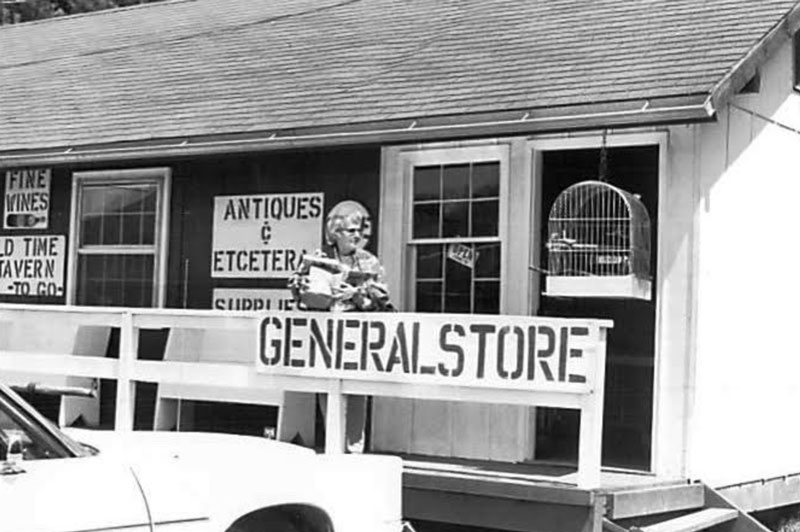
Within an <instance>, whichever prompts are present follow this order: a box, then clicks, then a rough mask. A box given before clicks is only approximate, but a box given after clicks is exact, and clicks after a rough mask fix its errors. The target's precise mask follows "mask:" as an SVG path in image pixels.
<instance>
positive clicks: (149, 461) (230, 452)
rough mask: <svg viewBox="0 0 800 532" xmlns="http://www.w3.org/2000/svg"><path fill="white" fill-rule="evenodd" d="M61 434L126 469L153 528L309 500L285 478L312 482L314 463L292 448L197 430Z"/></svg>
mask: <svg viewBox="0 0 800 532" xmlns="http://www.w3.org/2000/svg"><path fill="white" fill-rule="evenodd" d="M65 432H66V433H67V434H68V435H69V436H70V437H71V438H73V439H74V440H76V441H78V442H80V443H82V444H84V445H88V446H90V447H91V448H93V449H96V450H97V451H98V454H97V456H95V457H90V458H89V459H98V460H102V461H109V462H112V463H114V464H119V463H122V464H124V465H126V466H127V467H129V469H130V471H132V472H133V473H134V474H135V475H136V478H137V480H138V482H139V483H140V485H141V487H142V491H143V493H144V494H145V496H146V498H147V500H148V504H149V508H150V510H151V512H152V514H153V517H154V519H155V520H156V521H157V522H186V521H196V520H198V519H201V520H204V521H208V522H213V523H218V522H220V520H222V521H225V520H226V517H225V516H226V515H241V514H243V513H245V512H246V509H247V507H248V506H265V505H273V504H284V503H290V502H313V499H314V495H313V493H312V492H311V491H310V490H309V489H308V485H303V484H302V483H297V482H293V479H297V478H303V477H306V478H308V477H311V476H313V475H314V470H315V468H316V467H317V466H318V465H319V462H320V461H319V457H318V456H317V455H316V453H314V452H313V451H311V450H309V449H305V448H303V447H299V446H297V445H291V444H288V443H282V442H278V441H274V440H269V439H266V438H258V437H253V436H239V435H236V436H234V435H226V434H210V433H199V432H180V433H176V432H144V431H142V432H138V431H135V432H113V431H96V430H86V429H68V430H65ZM198 523H199V522H198ZM195 529H197V530H200V529H201V527H200V526H195Z"/></svg>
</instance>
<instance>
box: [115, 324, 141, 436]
mask: <svg viewBox="0 0 800 532" xmlns="http://www.w3.org/2000/svg"><path fill="white" fill-rule="evenodd" d="M138 344H139V335H138V334H137V330H136V329H135V328H134V326H133V314H132V313H131V312H130V311H126V312H124V313H123V314H122V323H121V324H120V331H119V365H118V372H117V403H116V411H115V413H114V430H120V431H130V430H133V409H134V401H135V395H136V389H135V386H136V383H135V382H134V381H132V380H131V375H133V365H134V364H135V363H136V353H137V351H138Z"/></svg>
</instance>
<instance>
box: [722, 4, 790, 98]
mask: <svg viewBox="0 0 800 532" xmlns="http://www.w3.org/2000/svg"><path fill="white" fill-rule="evenodd" d="M798 29H800V2H798V3H797V4H795V6H794V7H793V8H792V9H791V10H790V11H789V12H788V13H787V14H786V15H784V16H783V18H781V19H780V20H779V21H778V22H777V23H776V24H775V25H774V26H773V27H772V29H770V31H768V32H767V33H766V34H765V35H764V37H763V38H762V39H761V40H760V41H758V42H757V43H756V44H755V46H753V47H752V48H750V50H749V51H748V52H747V53H746V54H745V55H744V56H743V57H742V58H741V59H740V60H739V61H738V62H737V63H736V64H735V65H733V67H732V68H731V69H730V70H729V71H728V73H727V74H726V75H725V76H723V78H722V79H720V81H719V82H718V83H717V84H716V85H715V86H714V88H713V89H712V90H711V93H710V96H709V99H708V105H709V106H710V107H711V108H712V109H721V108H722V107H724V106H725V105H726V104H727V103H728V102H729V101H730V98H731V97H732V96H734V95H735V94H737V93H738V92H739V91H740V90H741V89H742V88H743V87H744V86H745V85H746V84H747V82H748V81H750V79H752V77H753V76H755V75H756V73H757V72H758V69H759V68H760V67H761V66H762V65H763V64H764V63H765V62H766V61H767V59H768V58H769V57H770V56H772V55H773V53H774V52H775V51H776V50H777V49H778V48H780V47H781V46H782V45H783V44H784V43H785V42H786V41H787V40H788V39H790V38H791V37H792V35H794V33H795V32H796V31H797V30H798Z"/></svg>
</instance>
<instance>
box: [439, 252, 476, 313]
mask: <svg viewBox="0 0 800 532" xmlns="http://www.w3.org/2000/svg"><path fill="white" fill-rule="evenodd" d="M471 299H472V269H471V268H469V267H467V266H464V265H463V264H461V263H459V262H456V261H455V260H452V259H448V260H447V263H446V265H445V298H444V309H445V312H470V311H471V310H472V308H471V304H470V303H471Z"/></svg>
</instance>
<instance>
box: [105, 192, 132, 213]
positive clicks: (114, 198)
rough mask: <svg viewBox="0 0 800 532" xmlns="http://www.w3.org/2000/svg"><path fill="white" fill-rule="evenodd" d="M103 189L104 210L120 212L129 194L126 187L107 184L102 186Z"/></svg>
mask: <svg viewBox="0 0 800 532" xmlns="http://www.w3.org/2000/svg"><path fill="white" fill-rule="evenodd" d="M104 190H105V194H106V205H105V212H107V213H119V212H122V211H123V208H124V206H125V203H127V199H128V196H129V192H128V189H127V188H125V187H112V186H107V187H105V188H104Z"/></svg>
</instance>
